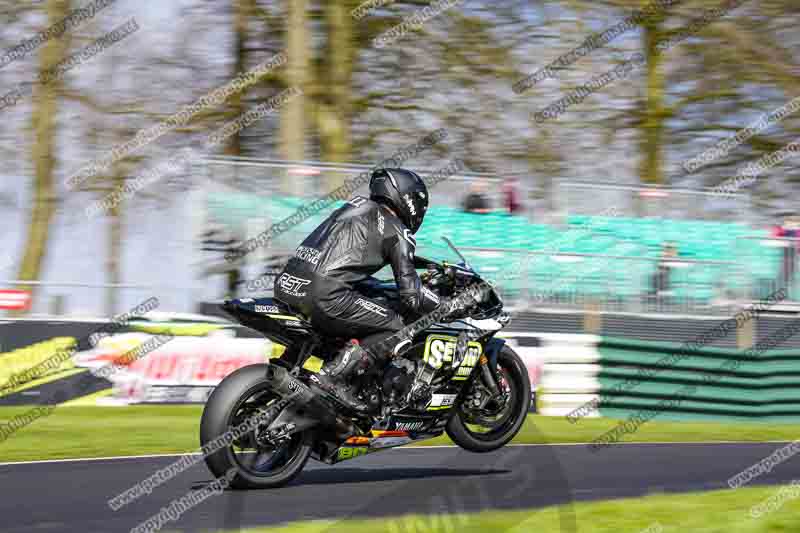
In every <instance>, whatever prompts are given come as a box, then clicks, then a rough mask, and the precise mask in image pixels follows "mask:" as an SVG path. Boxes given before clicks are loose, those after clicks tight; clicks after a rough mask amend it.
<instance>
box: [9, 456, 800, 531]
mask: <svg viewBox="0 0 800 533" xmlns="http://www.w3.org/2000/svg"><path fill="white" fill-rule="evenodd" d="M781 446H782V444H780V443H763V444H761V443H758V444H736V443H731V444H627V445H617V446H613V447H611V448H606V449H602V450H599V451H595V452H592V451H590V450H589V449H588V447H586V446H583V445H580V446H569V445H563V446H562V445H555V446H511V447H507V448H505V449H503V450H500V451H498V452H495V453H491V454H483V455H480V454H472V453H468V452H465V451H463V450H460V449H458V448H453V447H437V448H400V449H395V450H388V451H385V452H381V453H376V454H373V455H370V456H367V457H361V458H358V459H354V460H352V461H348V462H344V463H340V464H339V465H337V466H327V465H321V464H319V463H317V462H315V461H309V463H308V464H307V466H306V470H305V471H304V472H303V474H302V475H301V476H300V477H299V478H298V479H297V480H295V481H294V482H293V483H292V484H291V485H290V486H288V487H285V488H282V489H277V490H265V491H246V492H239V491H226V492H225V493H224V494H222V495H217V496H212V497H211V498H209V499H207V500H205V501H204V502H203V503H202V504H200V505H199V506H197V507H195V508H193V509H191V510H189V511H188V512H186V513H185V514H183V515H182V516H181V517H180V519H179V520H178V521H177V522H175V523H169V524H167V525H165V526H164V529H166V530H173V531H174V530H176V529H178V530H184V531H201V530H202V531H209V530H216V529H227V530H232V531H237V530H238V529H239V528H240V527H251V526H257V525H268V524H276V523H281V522H287V521H294V520H303V519H332V518H343V517H352V516H360V517H365V516H386V515H398V514H406V513H420V514H429V513H452V512H461V511H480V510H485V509H518V508H537V507H542V506H546V505H552V504H556V503H561V504H569V503H570V502H572V501H579V500H594V499H610V498H621V497H631V496H641V495H645V494H648V493H659V492H684V491H699V490H715V489H720V488H727V485H726V481H727V479H728V478H730V477H731V476H733V475H735V474H737V473H739V472H740V471H742V470H743V469H745V468H747V467H749V466H751V465H753V464H754V463H756V462H758V461H760V460H762V459H764V458H765V457H767V456H768V455H769V454H770V453H772V452H773V451H774V450H775V449H777V448H779V447H781ZM175 459H176V457H151V458H131V459H116V460H98V461H69V462H46V463H32V464H31V463H29V464H17V465H2V466H0V486H2V498H0V516H2V519H0V520H2V522H0V523H2V526H0V530H2V531H4V532H23V531H24V532H30V531H35V532H47V531H80V532H95V531H97V532H104V533H108V532H117V531H130V530H131V529H132V528H133V527H135V526H137V525H139V524H140V523H142V522H144V521H145V520H146V519H147V518H149V517H150V516H152V515H154V514H156V513H158V512H159V510H160V509H161V508H162V507H167V506H169V504H170V502H171V501H172V500H173V499H178V498H180V497H182V496H184V495H185V494H186V493H187V492H189V491H192V490H196V489H199V488H202V487H203V486H205V485H206V484H207V483H209V482H210V481H211V475H210V474H209V472H208V470H206V467H205V464H204V463H202V462H201V463H199V464H197V465H195V466H193V467H192V468H190V469H189V470H187V471H186V472H184V473H182V474H181V475H179V476H177V477H175V478H174V479H172V480H170V481H168V482H167V483H165V484H164V485H162V486H160V487H158V488H156V489H155V490H154V491H153V492H152V494H150V495H146V496H143V497H142V498H140V499H139V500H137V501H135V502H132V503H130V504H129V505H127V506H125V507H123V508H122V509H120V510H118V511H112V510H111V509H110V508H109V507H108V506H107V503H106V502H107V500H108V499H109V498H112V497H114V496H116V495H117V494H119V493H120V492H122V491H124V490H126V489H128V488H130V487H131V486H132V485H134V484H135V483H137V482H139V481H140V480H142V479H143V478H145V477H147V476H149V475H151V474H152V473H153V472H154V471H155V470H157V469H158V468H162V467H164V466H166V465H168V464H170V463H171V462H173V461H174V460H175ZM797 478H800V459H799V458H798V457H797V456H795V457H792V458H791V459H789V460H788V461H786V462H784V463H782V464H780V465H777V466H776V467H775V468H774V469H773V470H772V472H771V473H769V474H765V475H763V476H761V477H759V478H758V479H757V480H755V481H754V482H753V484H765V483H768V484H775V483H788V482H790V481H791V480H792V479H797ZM754 503H756V502H754ZM560 520H561V531H562V532H564V533H567V532H571V531H574V530H575V520H574V515H573V514H572V512H571V510H570V508H569V507H566V508H565V511H564V512H562V513H561V516H560ZM456 524H457V522H456ZM398 531H403V530H402V529H398Z"/></svg>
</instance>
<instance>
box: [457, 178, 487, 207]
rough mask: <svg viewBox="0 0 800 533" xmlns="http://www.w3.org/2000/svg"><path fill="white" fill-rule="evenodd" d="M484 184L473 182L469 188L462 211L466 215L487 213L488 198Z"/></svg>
mask: <svg viewBox="0 0 800 533" xmlns="http://www.w3.org/2000/svg"><path fill="white" fill-rule="evenodd" d="M486 189H487V187H486V183H485V182H483V181H473V182H472V184H470V186H469V194H468V195H467V197H466V199H465V200H464V211H466V212H467V213H489V212H490V211H491V209H490V208H489V198H488V197H487V196H486Z"/></svg>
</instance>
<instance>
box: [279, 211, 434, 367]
mask: <svg viewBox="0 0 800 533" xmlns="http://www.w3.org/2000/svg"><path fill="white" fill-rule="evenodd" d="M415 248H416V241H415V240H414V236H413V235H412V233H411V231H410V230H409V229H408V228H406V227H405V226H404V225H403V223H402V222H401V221H400V219H399V218H397V216H395V215H394V214H393V213H392V212H391V211H390V210H389V209H388V208H387V207H385V206H383V205H381V204H378V203H376V202H373V201H372V200H369V199H367V198H363V197H360V196H356V197H355V198H353V199H352V200H350V201H349V202H347V203H346V204H345V205H344V206H342V207H341V208H339V209H337V210H336V211H334V212H333V214H331V216H330V217H328V219H327V220H325V222H323V223H322V224H321V225H320V226H319V227H318V228H317V229H315V230H314V232H313V233H311V235H309V236H308V237H306V239H305V240H304V241H303V242H302V244H301V245H300V246H299V247H298V248H297V251H296V252H295V256H294V257H292V258H291V259H290V260H289V262H288V264H287V265H286V268H284V270H283V272H282V273H281V275H280V276H279V277H278V278H277V279H276V280H275V297H276V298H278V299H279V300H281V301H283V302H284V303H286V304H288V305H289V306H291V307H292V308H293V309H294V310H295V311H299V312H300V313H302V314H303V315H305V316H306V317H307V318H309V319H310V321H311V324H312V325H313V326H314V328H315V329H317V330H318V331H320V332H321V333H323V334H324V335H328V336H333V337H340V338H356V339H361V340H363V339H365V338H366V337H370V339H369V340H368V341H367V343H366V344H372V342H373V341H375V340H377V339H376V338H377V337H379V335H376V334H379V333H383V334H384V336H387V334H390V333H393V332H395V331H398V330H400V329H401V328H402V327H403V325H404V324H403V320H402V318H401V316H400V315H399V314H398V313H397V312H396V311H394V310H392V309H389V308H388V307H386V305H385V304H384V303H382V302H379V301H375V300H373V299H370V298H368V297H367V296H365V295H364V294H362V293H361V292H359V290H358V287H356V286H355V285H356V284H358V283H359V282H363V281H365V280H367V279H368V278H370V276H372V275H373V274H375V273H376V272H377V271H379V270H380V269H381V268H383V267H384V266H386V265H387V264H391V265H392V269H393V270H394V278H395V282H396V283H397V287H398V291H399V294H400V298H401V303H402V306H403V309H401V310H400V311H401V312H402V313H403V315H404V316H414V315H420V314H423V313H427V312H430V311H432V310H433V309H435V308H436V306H437V305H438V304H439V298H438V297H437V296H436V295H435V294H434V293H433V292H432V291H430V290H429V289H427V288H425V287H423V286H422V283H421V282H420V279H419V276H418V275H417V272H416V270H415V269H414V251H415ZM376 355H378V354H376ZM386 355H387V354H381V355H380V356H381V357H386Z"/></svg>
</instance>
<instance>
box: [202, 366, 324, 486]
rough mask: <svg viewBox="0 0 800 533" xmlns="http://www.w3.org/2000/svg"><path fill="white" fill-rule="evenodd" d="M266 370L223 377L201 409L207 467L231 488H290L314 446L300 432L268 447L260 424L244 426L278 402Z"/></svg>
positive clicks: (308, 436)
mask: <svg viewBox="0 0 800 533" xmlns="http://www.w3.org/2000/svg"><path fill="white" fill-rule="evenodd" d="M267 366H268V365H265V364H258V365H249V366H245V367H242V368H240V369H238V370H236V371H235V372H233V373H232V374H230V375H229V376H227V377H225V379H223V380H222V382H221V383H220V384H219V385H218V386H217V387H216V388H215V389H214V392H213V393H211V396H210V397H209V399H208V402H207V403H206V406H205V408H204V409H203V418H202V420H201V422H200V442H201V444H202V445H203V451H204V453H206V456H205V460H206V465H208V468H209V470H211V473H212V474H214V476H215V477H217V478H222V477H227V478H228V479H229V480H230V486H231V487H232V488H234V489H255V488H262V489H263V488H273V487H280V486H282V485H285V484H287V483H289V482H290V481H291V480H292V479H294V478H295V476H297V475H298V474H300V471H301V470H303V467H304V466H305V464H306V461H308V457H309V455H310V454H311V450H312V447H313V444H314V443H313V433H312V432H311V430H305V431H302V432H299V433H295V434H294V435H292V436H291V438H290V439H289V440H288V441H287V442H284V443H283V444H281V445H279V446H272V445H267V444H264V443H263V442H262V441H261V440H260V439H259V434H260V433H261V432H263V430H264V429H265V427H264V424H260V425H258V424H246V422H248V421H251V420H258V414H259V412H262V413H263V412H264V410H265V408H266V409H269V407H271V406H273V405H274V404H275V403H276V402H278V400H280V397H279V396H278V395H276V394H275V393H273V392H272V390H271V388H270V387H269V385H268V384H267V382H266V379H265V377H266V374H267ZM270 418H274V417H270Z"/></svg>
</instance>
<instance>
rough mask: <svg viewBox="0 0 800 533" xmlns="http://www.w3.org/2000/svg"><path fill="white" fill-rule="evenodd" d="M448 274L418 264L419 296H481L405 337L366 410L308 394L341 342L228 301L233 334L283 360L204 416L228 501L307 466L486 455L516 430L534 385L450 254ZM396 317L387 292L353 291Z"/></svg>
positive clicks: (386, 287) (243, 378) (363, 388)
mask: <svg viewBox="0 0 800 533" xmlns="http://www.w3.org/2000/svg"><path fill="white" fill-rule="evenodd" d="M445 241H446V242H447V244H448V245H449V246H450V247H451V248H452V249H453V250H454V251H455V252H456V253H457V254H458V256H459V258H460V259H461V261H460V262H459V263H456V264H453V263H448V262H446V261H443V262H436V261H432V260H428V259H423V258H420V257H418V258H417V259H416V261H417V266H418V267H421V268H424V269H425V272H424V273H423V274H422V275H421V276H420V278H421V279H422V281H423V283H424V284H425V286H426V287H427V288H428V289H429V290H432V291H434V292H436V293H437V294H439V295H440V296H446V297H454V296H456V295H458V294H462V293H463V291H465V290H468V289H470V288H475V287H481V288H482V290H481V291H477V294H480V295H481V296H480V297H479V298H477V299H476V301H475V302H474V305H473V306H472V307H471V308H470V309H469V311H468V312H463V313H461V314H460V315H459V316H446V317H443V318H442V319H441V321H439V322H433V321H431V323H430V324H425V326H424V327H422V328H417V329H418V330H419V331H414V332H413V333H412V334H411V335H410V337H411V338H410V339H408V341H407V342H410V344H411V345H410V346H409V347H408V348H407V349H406V350H405V351H404V352H403V353H402V356H401V357H396V358H394V359H393V360H392V362H391V363H389V365H388V366H387V367H386V369H385V370H384V371H383V372H382V373H381V374H380V375H378V376H375V375H368V376H364V377H363V378H360V379H361V382H360V383H358V386H359V390H360V393H359V394H360V395H361V397H362V399H364V400H365V401H366V402H367V404H368V405H369V406H370V410H369V411H368V412H366V413H364V412H360V413H357V412H348V409H347V406H346V405H343V404H341V403H340V402H338V400H337V399H336V398H335V397H333V396H332V395H329V394H328V393H327V392H325V391H324V390H323V389H322V388H320V387H318V386H317V385H316V384H315V375H316V373H317V372H318V371H319V369H320V367H321V365H322V363H323V362H324V361H325V360H328V359H330V358H332V357H334V356H335V354H336V353H337V352H338V351H339V350H340V349H341V348H342V347H343V346H344V345H345V342H347V339H332V338H329V337H323V336H321V335H320V334H318V333H316V332H315V331H314V329H313V328H312V327H311V325H310V324H309V323H308V321H307V320H306V319H305V318H304V317H303V316H301V315H300V314H296V313H294V312H292V310H291V309H290V308H289V307H288V306H287V305H285V304H284V303H282V302H281V301H279V300H277V299H274V298H256V299H253V298H243V299H235V300H229V301H226V302H224V303H223V304H222V308H223V309H224V310H225V311H226V312H227V313H228V314H230V315H231V316H233V317H235V319H236V320H237V321H238V322H240V323H241V324H243V325H245V326H247V327H249V328H251V329H254V330H256V331H259V332H261V333H262V334H263V335H265V336H266V337H267V338H269V339H271V340H272V341H273V342H275V343H277V344H280V345H284V346H285V350H284V352H283V353H282V354H281V355H280V357H275V358H272V359H270V360H269V362H268V363H266V364H256V365H249V366H246V367H243V368H240V369H238V370H236V371H235V372H233V373H231V374H230V375H228V376H227V377H225V379H223V380H222V381H221V382H220V384H219V385H218V386H217V387H216V388H215V389H214V391H213V393H212V394H211V396H210V397H209V399H208V402H207V403H206V405H205V408H204V410H203V415H202V420H201V424H200V440H201V444H202V445H203V451H204V455H205V461H206V464H207V466H208V468H209V469H210V470H211V472H212V473H213V474H214V476H215V477H217V478H222V477H225V476H227V477H228V479H230V486H231V487H232V488H235V489H252V488H274V487H280V486H282V485H285V484H287V483H289V482H290V481H291V480H292V479H294V478H295V477H296V476H297V475H299V474H300V472H301V471H302V470H303V467H304V466H305V464H306V462H307V461H308V459H309V458H313V459H314V460H317V461H321V462H324V463H327V464H335V463H340V462H342V461H346V460H349V459H354V458H356V457H361V456H363V455H366V454H370V453H373V452H377V451H381V450H386V449H389V448H394V447H397V446H403V445H405V444H409V443H412V442H417V441H421V440H424V439H430V438H434V437H438V436H440V435H442V434H443V433H446V434H447V435H448V436H449V437H450V439H452V441H453V442H454V443H456V444H457V445H458V446H460V447H461V448H463V449H465V450H469V451H471V452H477V453H486V452H491V451H494V450H497V449H498V448H501V447H503V446H504V445H505V444H507V443H508V442H509V441H510V440H511V439H512V438H514V436H515V435H516V434H517V432H518V431H519V430H520V428H521V427H522V424H523V423H524V421H525V418H526V416H527V413H528V409H529V407H530V402H531V385H530V381H529V378H528V372H527V370H526V367H525V364H524V363H523V361H522V360H521V359H520V357H519V356H518V355H517V354H516V353H515V352H514V351H513V350H512V349H511V348H510V347H508V346H507V345H506V344H505V342H504V341H503V340H502V339H499V338H496V337H495V335H496V334H497V332H499V331H500V330H501V329H502V328H503V327H505V325H506V324H507V323H508V321H509V316H508V315H507V314H506V313H504V312H503V302H502V300H501V299H500V296H499V294H498V293H497V292H496V291H495V289H494V288H493V287H491V286H490V285H489V284H487V283H486V282H484V281H483V280H482V279H481V277H480V276H479V275H478V274H477V273H476V272H475V270H474V269H473V268H471V267H470V266H469V265H468V263H467V261H466V259H464V257H463V256H462V255H461V254H460V253H459V252H458V250H457V249H456V248H455V246H453V244H452V243H451V242H450V241H449V240H447V239H445ZM360 289H361V290H364V291H367V292H368V293H369V294H368V295H369V296H372V297H374V298H380V299H381V300H382V301H383V302H385V303H386V304H387V305H397V302H398V301H399V298H398V294H397V289H396V286H395V285H394V283H393V282H380V281H377V280H372V281H370V282H369V283H367V284H366V285H365V286H363V287H361V288H360Z"/></svg>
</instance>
